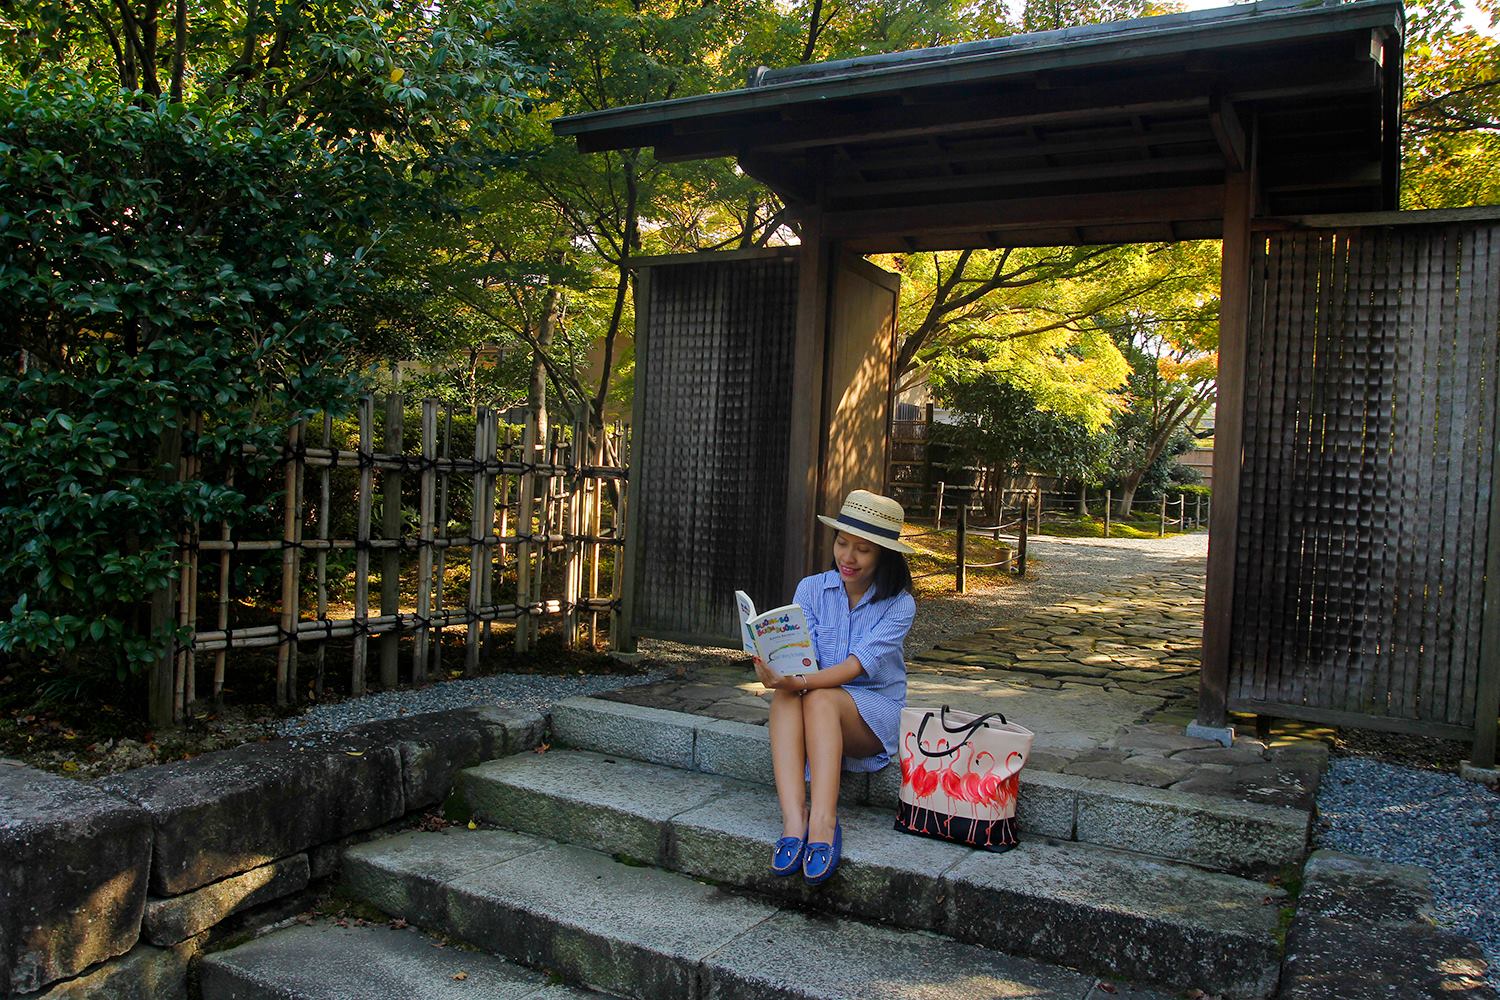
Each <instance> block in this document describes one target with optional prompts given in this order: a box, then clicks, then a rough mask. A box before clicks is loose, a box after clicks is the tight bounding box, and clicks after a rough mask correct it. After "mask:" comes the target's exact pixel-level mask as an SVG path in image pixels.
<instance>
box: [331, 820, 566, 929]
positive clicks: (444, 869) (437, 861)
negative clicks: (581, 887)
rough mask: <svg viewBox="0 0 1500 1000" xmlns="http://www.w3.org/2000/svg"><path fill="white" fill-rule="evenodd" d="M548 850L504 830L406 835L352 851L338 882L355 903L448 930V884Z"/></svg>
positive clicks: (451, 830) (539, 844) (521, 835)
mask: <svg viewBox="0 0 1500 1000" xmlns="http://www.w3.org/2000/svg"><path fill="white" fill-rule="evenodd" d="M546 846H547V844H546V842H545V841H541V840H537V839H536V838H534V837H528V836H525V835H524V834H519V833H507V832H504V831H500V830H466V829H463V828H461V827H459V828H453V829H448V830H437V831H433V832H412V833H403V834H400V835H398V836H395V837H387V838H385V839H384V840H377V841H372V842H370V843H368V844H361V845H359V846H357V847H351V848H350V849H349V850H348V851H347V852H346V853H345V855H344V863H343V865H342V867H341V869H340V878H341V881H342V885H343V886H344V888H345V889H346V890H347V891H348V892H349V893H350V894H351V895H353V896H354V897H355V898H357V899H360V900H363V901H364V902H366V903H369V904H370V905H371V906H374V907H376V908H378V909H380V910H383V911H384V912H386V913H389V914H390V915H391V916H393V917H404V918H406V919H407V920H409V921H411V922H412V923H414V924H418V925H420V926H422V927H426V928H428V929H430V930H442V929H444V928H447V927H448V922H447V921H448V898H447V895H446V893H445V887H446V886H447V884H448V883H449V882H451V881H453V880H454V879H456V878H459V877H460V876H463V875H467V874H470V873H473V872H478V871H482V870H484V869H486V868H489V867H491V866H493V865H498V864H503V863H505V862H506V861H509V860H511V859H513V858H518V857H521V856H523V855H527V854H534V853H536V852H537V851H540V850H542V849H543V848H545V847H546Z"/></svg>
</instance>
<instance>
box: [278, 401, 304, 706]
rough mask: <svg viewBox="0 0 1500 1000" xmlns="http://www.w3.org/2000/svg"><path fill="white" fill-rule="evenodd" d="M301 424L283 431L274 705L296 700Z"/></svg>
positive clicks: (300, 533) (300, 535) (300, 508)
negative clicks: (278, 639) (284, 450)
mask: <svg viewBox="0 0 1500 1000" xmlns="http://www.w3.org/2000/svg"><path fill="white" fill-rule="evenodd" d="M301 444H302V425H301V424H300V423H295V424H293V425H292V426H291V428H290V429H289V430H288V431H287V439H286V445H287V454H286V477H285V483H284V489H285V494H284V497H283V500H282V503H281V507H282V511H281V540H282V549H281V642H280V643H279V644H277V646H276V704H278V705H287V704H290V703H292V702H294V701H296V700H297V692H296V690H295V689H294V687H293V685H294V684H295V682H294V681H293V680H292V678H291V660H292V657H293V656H294V655H296V649H297V618H298V615H297V598H298V589H299V588H298V586H297V565H298V563H299V561H300V560H299V559H298V556H299V555H301V552H300V550H299V548H298V546H299V545H300V544H301V542H302V507H301V497H299V496H298V495H297V494H298V492H299V489H298V486H299V484H300V479H301V477H300V476H299V475H298V473H299V472H300V471H301V469H302V456H301V450H302V449H301Z"/></svg>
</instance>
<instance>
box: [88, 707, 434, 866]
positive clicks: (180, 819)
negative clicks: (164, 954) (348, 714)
mask: <svg viewBox="0 0 1500 1000" xmlns="http://www.w3.org/2000/svg"><path fill="white" fill-rule="evenodd" d="M97 784H98V786H99V787H101V788H103V789H106V790H108V791H112V792H115V793H116V794H119V795H121V796H124V797H125V798H127V799H130V800H131V801H133V802H135V803H137V804H138V805H140V806H141V807H142V808H144V809H146V810H147V811H148V812H149V813H150V814H151V820H152V823H153V826H154V838H153V842H152V862H151V890H152V892H154V893H156V894H157V895H159V896H176V895H180V894H182V893H184V892H187V891H189V890H191V889H196V888H198V887H199V886H202V885H207V884H209V883H210V882H217V881H219V880H220V879H224V878H227V877H229V876H230V875H238V874H239V873H241V872H246V871H249V870H251V869H252V868H259V867H260V866H262V865H265V864H268V863H270V862H272V861H275V860H276V859H277V858H285V857H290V856H291V855H293V854H300V853H302V852H304V851H306V850H307V849H308V848H310V847H312V846H313V845H315V844H320V843H324V842H326V841H331V840H337V839H338V838H340V837H344V836H347V835H348V834H351V833H354V832H355V831H358V830H368V829H372V828H374V827H378V826H381V825H383V824H385V823H389V822H390V821H391V820H394V819H396V818H398V817H400V816H402V815H403V814H404V813H405V811H406V800H405V796H404V794H403V791H402V766H401V750H400V748H399V747H397V746H394V745H384V744H380V743H377V742H373V741H372V740H371V739H369V738H368V737H360V736H355V735H353V734H349V733H316V734H312V735H311V736H301V737H297V738H296V739H293V740H278V741H275V742H270V743H250V744H246V745H245V746H240V747H235V748H233V749H230V750H222V751H219V752H216V753H210V754H204V755H203V756H201V757H195V758H193V759H192V760H186V761H177V762H174V763H171V764H161V765H158V766H156V767H146V768H141V769H139V770H136V771H129V772H126V773H124V774H120V775H115V776H112V777H109V778H104V779H101V780H100V781H99V782H98V783H97Z"/></svg>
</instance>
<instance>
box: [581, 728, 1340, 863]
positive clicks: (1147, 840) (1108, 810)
mask: <svg viewBox="0 0 1500 1000" xmlns="http://www.w3.org/2000/svg"><path fill="white" fill-rule="evenodd" d="M552 731H553V738H554V741H555V742H557V743H558V744H560V745H565V746H571V747H575V748H578V749H581V750H594V751H597V752H599V753H603V754H608V755H611V756H615V757H629V758H632V759H635V760H642V761H647V762H649V763H653V764H664V765H666V766H668V767H675V768H680V769H683V770H688V771H700V772H704V773H707V774H718V775H723V776H726V777H731V778H741V779H743V780H746V781H754V782H759V783H761V784H767V785H769V784H772V783H773V779H772V775H771V744H770V736H769V734H768V733H767V731H766V728H765V727H764V726H756V725H750V724H748V723H743V722H729V721H725V720H721V719H710V718H706V717H703V716H698V715H690V714H688V713H685V712H671V711H667V710H665V709H659V708H648V707H645V706H640V705H630V704H625V703H623V702H615V701H607V700H604V699H599V698H570V699H568V700H566V701H563V702H559V703H558V704H557V705H555V706H553V709H552ZM900 784H901V773H900V770H899V769H898V768H896V767H895V766H890V767H886V768H884V769H883V770H881V771H879V772H877V773H875V774H873V775H867V774H855V773H846V774H845V775H844V787H843V789H842V791H841V794H840V798H841V799H842V800H844V801H847V802H857V803H863V804H867V805H873V806H880V807H884V808H890V809H894V808H895V807H896V802H897V797H898V795H899V792H900ZM1017 821H1018V823H1019V824H1020V827H1021V830H1022V831H1023V832H1026V833H1031V834H1034V835H1039V836H1043V837H1051V838H1053V839H1056V840H1073V841H1079V842H1081V843H1088V844H1098V845H1101V846H1103V847H1114V848H1120V849H1124V850H1130V851H1139V852H1143V853H1148V854H1153V855H1156V856H1158V857H1162V858H1166V859H1168V860H1173V861H1185V862H1187V863H1188V864H1192V865H1197V866H1199V867H1203V868H1209V869H1213V870H1216V871H1226V872H1236V873H1242V874H1255V875H1258V874H1267V873H1272V872H1276V871H1279V870H1280V869H1282V868H1285V867H1286V866H1288V865H1300V864H1301V862H1302V860H1303V858H1304V857H1305V856H1306V854H1307V842H1308V833H1309V829H1310V826H1311V822H1312V816H1311V814H1310V813H1309V812H1308V811H1306V810H1304V809H1298V808H1293V807H1289V806H1272V805H1264V804H1260V803H1255V802H1241V801H1238V800H1235V799H1229V798H1224V797H1222V796H1216V795H1203V794H1199V793H1196V792H1186V791H1175V790H1172V789H1163V788H1148V787H1144V786H1141V785H1129V784H1124V783H1122V782H1116V781H1108V780H1105V779H1101V778H1086V777H1082V776H1079V775H1072V774H1058V773H1055V772H1051V771H1042V770H1038V769H1035V768H1027V769H1026V770H1024V771H1022V772H1021V796H1020V800H1019V808H1018V812H1017Z"/></svg>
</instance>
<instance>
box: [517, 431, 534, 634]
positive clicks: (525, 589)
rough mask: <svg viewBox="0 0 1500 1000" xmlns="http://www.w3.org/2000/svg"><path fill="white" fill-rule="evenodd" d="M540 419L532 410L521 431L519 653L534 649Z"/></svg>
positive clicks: (518, 574) (518, 517)
mask: <svg viewBox="0 0 1500 1000" xmlns="http://www.w3.org/2000/svg"><path fill="white" fill-rule="evenodd" d="M537 444H538V442H537V420H536V415H535V414H534V413H531V412H530V411H528V412H527V414H526V424H525V426H524V427H523V428H522V430H521V464H522V466H523V468H522V470H521V490H520V497H519V504H520V505H519V508H518V509H517V511H516V536H517V538H518V541H517V542H516V606H517V607H518V608H519V609H520V610H519V612H518V614H517V615H516V652H518V653H524V652H527V651H528V650H530V649H531V610H530V604H531V553H532V552H533V551H534V550H535V548H536V546H535V543H533V542H532V539H531V534H532V530H533V527H532V522H533V521H534V520H535V519H536V475H537V474H536V470H535V466H536V453H537Z"/></svg>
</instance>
